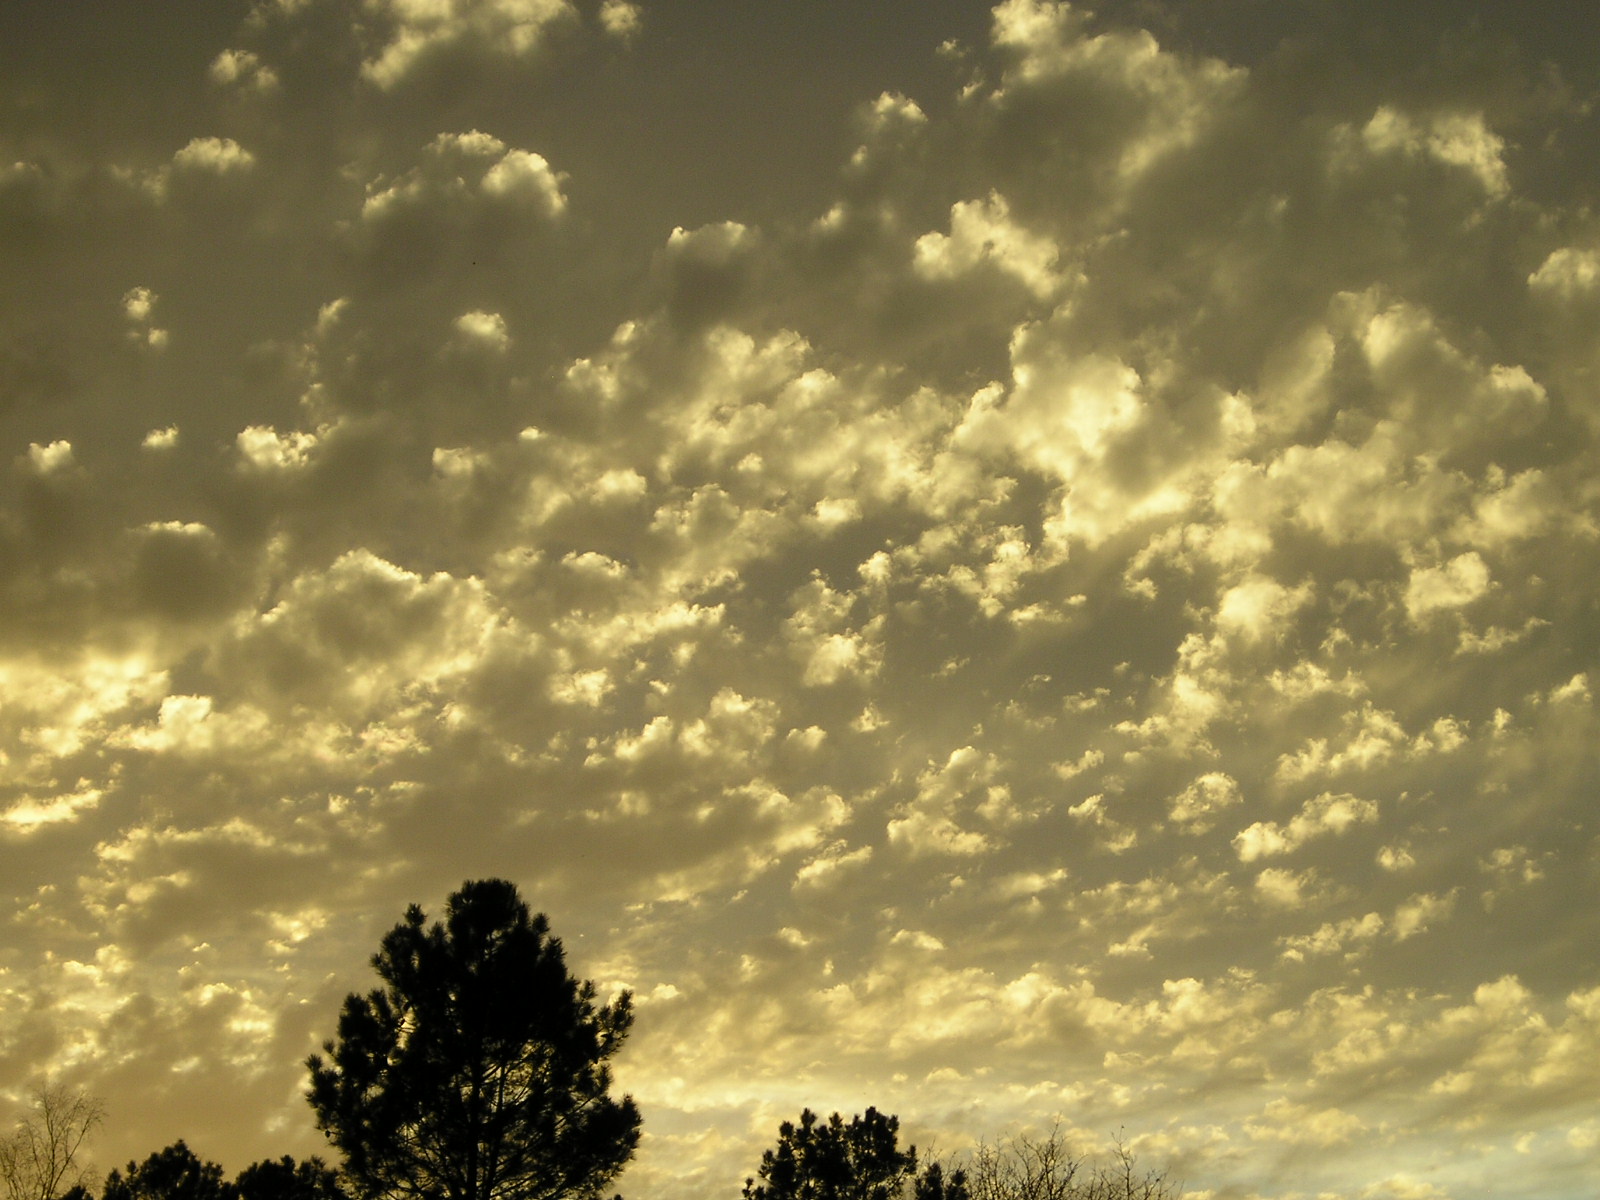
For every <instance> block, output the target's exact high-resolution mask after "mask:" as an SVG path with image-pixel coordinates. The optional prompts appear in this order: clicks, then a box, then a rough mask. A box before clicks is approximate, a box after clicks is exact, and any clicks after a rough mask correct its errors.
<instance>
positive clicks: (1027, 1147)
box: [957, 1126, 1183, 1200]
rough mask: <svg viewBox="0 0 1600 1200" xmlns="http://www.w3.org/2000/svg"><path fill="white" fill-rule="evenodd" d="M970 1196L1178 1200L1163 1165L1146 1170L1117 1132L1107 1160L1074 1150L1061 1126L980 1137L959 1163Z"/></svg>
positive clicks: (988, 1199)
mask: <svg viewBox="0 0 1600 1200" xmlns="http://www.w3.org/2000/svg"><path fill="white" fill-rule="evenodd" d="M957 1165H959V1166H960V1167H961V1169H962V1170H963V1171H964V1172H965V1176H966V1180H965V1182H966V1187H967V1192H968V1194H969V1195H970V1196H971V1200H1181V1197H1182V1195H1183V1189H1182V1188H1181V1187H1180V1186H1178V1185H1177V1184H1176V1183H1174V1182H1172V1181H1171V1180H1170V1179H1169V1178H1168V1177H1167V1174H1166V1172H1164V1171H1153V1170H1144V1169H1141V1168H1140V1167H1139V1165H1138V1164H1137V1162H1136V1161H1135V1159H1134V1154H1133V1151H1132V1150H1130V1149H1129V1148H1128V1146H1127V1143H1125V1142H1124V1141H1122V1140H1121V1138H1118V1139H1117V1141H1116V1149H1115V1152H1114V1153H1113V1154H1112V1156H1111V1158H1110V1160H1109V1161H1107V1162H1098V1163H1097V1162H1094V1161H1092V1160H1090V1159H1088V1158H1085V1157H1084V1156H1083V1155H1081V1154H1077V1153H1074V1152H1073V1150H1072V1148H1071V1147H1070V1146H1069V1145H1068V1143H1067V1140H1066V1137H1065V1135H1064V1134H1063V1133H1062V1131H1061V1128H1060V1127H1059V1126H1057V1127H1055V1128H1053V1129H1051V1130H1050V1132H1049V1133H1047V1134H1044V1135H1043V1136H1041V1137H1028V1136H1026V1135H1023V1134H1018V1135H1017V1136H1015V1137H1011V1138H1006V1139H1004V1140H1002V1141H999V1142H984V1143H982V1144H981V1145H979V1146H978V1147H977V1149H975V1150H973V1151H972V1153H971V1154H970V1155H968V1156H966V1161H964V1162H961V1163H959V1164H957Z"/></svg>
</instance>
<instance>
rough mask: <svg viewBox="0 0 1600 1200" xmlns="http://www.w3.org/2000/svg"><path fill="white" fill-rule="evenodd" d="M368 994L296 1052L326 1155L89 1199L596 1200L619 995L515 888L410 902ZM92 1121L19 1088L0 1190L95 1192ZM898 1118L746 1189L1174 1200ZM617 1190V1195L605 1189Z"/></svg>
mask: <svg viewBox="0 0 1600 1200" xmlns="http://www.w3.org/2000/svg"><path fill="white" fill-rule="evenodd" d="M372 966H373V969H374V970H375V971H376V972H377V974H378V978H379V980H380V981H381V986H379V987H377V988H374V989H373V990H371V991H369V992H367V993H365V994H361V995H357V994H352V995H350V996H348V997H346V998H345V1002H344V1007H343V1009H342V1011H341V1012H340V1016H339V1025H338V1033H337V1036H336V1037H335V1038H333V1039H332V1040H330V1041H328V1042H326V1043H325V1044H324V1046H323V1053H322V1054H313V1055H312V1056H311V1057H310V1058H309V1059H308V1060H307V1062H306V1067H307V1069H308V1071H309V1073H310V1089H309V1090H308V1092H307V1094H306V1096H307V1099H308V1100H309V1102H310V1104H311V1109H312V1111H313V1113H314V1114H315V1116H316V1121H317V1127H318V1128H319V1129H321V1130H322V1131H323V1132H324V1133H325V1134H326V1135H327V1138H328V1140H329V1142H330V1143H331V1144H332V1145H333V1147H334V1148H335V1149H336V1150H337V1151H338V1152H339V1156H340V1160H341V1161H340V1165H339V1167H338V1168H337V1169H335V1168H334V1167H330V1166H328V1165H327V1164H326V1163H324V1162H323V1161H322V1160H321V1159H319V1158H311V1159H307V1160H306V1161H304V1162H296V1161H295V1160H294V1159H292V1158H290V1157H287V1156H285V1157H283V1158H280V1159H276V1160H269V1161H263V1162H258V1163H255V1164H253V1165H251V1166H249V1167H246V1168H245V1169H244V1170H243V1171H241V1172H239V1174H238V1175H237V1176H236V1177H235V1178H233V1179H231V1180H230V1179H228V1178H226V1177H225V1175H224V1172H223V1169H222V1168H221V1167H220V1166H219V1165H217V1164H216V1163H213V1162H207V1161H205V1160H203V1159H201V1158H199V1157H198V1156H197V1155H196V1154H195V1153H194V1152H193V1151H191V1150H190V1149H189V1147H188V1146H187V1145H186V1144H185V1143H184V1142H183V1141H181V1140H180V1141H177V1142H174V1143H173V1144H172V1145H170V1146H168V1147H166V1148H165V1149H163V1150H160V1151H157V1152H156V1153H154V1154H152V1155H150V1156H149V1157H148V1158H146V1159H145V1160H144V1161H143V1162H130V1163H129V1164H128V1165H127V1168H126V1170H120V1171H119V1170H114V1171H112V1172H111V1173H110V1175H108V1176H107V1177H106V1180H105V1183H104V1186H103V1189H102V1191H101V1194H100V1197H99V1200H601V1198H602V1196H603V1193H604V1192H605V1190H606V1189H608V1188H609V1186H610V1185H611V1183H612V1182H613V1181H614V1180H615V1179H616V1177H617V1175H618V1174H619V1173H620V1172H621V1171H622V1169H623V1167H624V1166H626V1165H627V1163H628V1161H629V1160H630V1159H631V1158H632V1157H633V1153H634V1150H635V1148H636V1147H637V1146H638V1142H639V1124H640V1117H639V1110H638V1107H637V1106H636V1105H635V1104H634V1102H633V1098H632V1097H631V1096H622V1097H621V1098H615V1097H613V1096H612V1095H611V1073H610V1068H609V1066H608V1063H609V1060H610V1059H611V1057H612V1055H614V1054H615V1053H616V1052H617V1051H618V1050H619V1049H620V1048H621V1046H622V1044H623V1042H624V1041H625V1040H626V1038H627V1035H628V1031H629V1029H630V1027H631V1026H632V1024H633V1009H632V1002H631V997H630V996H629V994H628V993H627V992H623V993H622V994H620V995H619V996H617V997H616V998H615V999H613V1000H612V1001H610V1002H609V1003H604V1004H602V1003H600V1002H599V1001H598V1000H597V999H596V995H595V989H594V985H593V984H592V983H590V982H588V981H580V980H578V979H577V978H575V977H574V976H573V975H572V974H571V973H570V972H569V971H568V970H567V965H566V957H565V953H564V951H563V949H562V945H561V942H560V940H559V939H558V938H554V937H552V936H550V930H549V925H548V922H547V921H546V920H545V917H544V915H543V914H542V913H540V914H535V913H532V912H530V911H529V909H528V906H527V904H526V903H524V902H523V900H522V898H521V896H520V895H518V893H517V889H516V887H515V886H514V885H512V884H510V883H508V882H506V881H504V880H498V879H489V880H480V881H476V882H469V883H467V884H465V885H463V887H462V888H461V889H460V890H459V891H457V892H456V893H454V894H453V895H452V896H450V898H449V900H448V901H447V902H446V905H445V915H444V918H443V920H441V921H436V922H434V923H433V924H431V925H430V924H429V923H428V919H427V916H426V914H425V913H423V911H422V910H421V909H420V908H418V907H417V906H416V905H412V906H411V907H410V908H409V909H408V910H407V911H406V914H405V917H404V919H403V920H401V921H400V923H399V924H397V925H396V926H395V927H394V928H393V929H391V930H390V931H389V933H388V934H386V935H385V936H384V938H383V941H382V943H381V945H380V947H379V950H378V953H377V954H375V955H374V956H373V958H372ZM99 1120H100V1109H99V1106H98V1105H96V1104H95V1103H94V1102H92V1101H90V1100H88V1099H86V1098H84V1097H82V1096H81V1094H69V1093H66V1092H63V1091H60V1090H43V1091H41V1092H39V1093H36V1105H35V1112H34V1113H33V1115H31V1116H29V1117H27V1118H24V1120H23V1121H21V1122H20V1123H19V1124H18V1127H17V1132H16V1134H15V1135H14V1136H13V1138H11V1139H10V1140H9V1141H4V1142H0V1183H3V1184H4V1187H5V1191H6V1195H5V1197H3V1200H95V1197H94V1195H93V1193H92V1191H91V1190H90V1187H89V1182H90V1181H89V1179H88V1177H87V1172H86V1171H85V1170H84V1168H83V1167H82V1165H81V1164H80V1163H79V1162H78V1155H77V1151H78V1148H79V1146H80V1145H81V1144H82V1142H83V1140H84V1138H85V1137H86V1136H87V1135H88V1133H89V1132H90V1130H92V1129H93V1127H94V1126H95V1125H96V1124H98V1122H99ZM899 1130H900V1122H899V1119H898V1118H897V1117H894V1116H891V1115H886V1114H883V1113H880V1112H878V1111H877V1109H875V1108H869V1109H867V1111H866V1112H865V1113H864V1114H862V1115H859V1116H855V1117H852V1118H851V1119H850V1121H849V1122H848V1123H847V1122H846V1121H845V1120H844V1118H843V1117H841V1116H840V1115H839V1114H838V1113H834V1114H833V1115H832V1116H831V1117H829V1118H828V1119H827V1120H822V1119H820V1118H819V1117H818V1116H817V1115H816V1114H815V1113H813V1112H812V1111H811V1110H809V1109H806V1110H805V1111H803V1112H802V1113H801V1114H800V1119H799V1121H798V1122H790V1121H785V1122H784V1123H783V1124H782V1125H781V1126H780V1127H779V1130H778V1139H777V1142H776V1144H775V1145H774V1146H773V1148H772V1149H770V1150H768V1151H767V1152H766V1153H765V1154H764V1155H763V1156H762V1159H761V1163H760V1165H759V1167H758V1168H757V1171H756V1174H755V1175H754V1176H752V1177H751V1178H749V1179H747V1180H746V1181H745V1184H744V1190H743V1200H1171V1198H1175V1197H1177V1196H1178V1195H1180V1192H1179V1190H1178V1189H1177V1188H1176V1187H1175V1186H1174V1185H1172V1184H1170V1183H1168V1182H1167V1180H1166V1178H1165V1176H1164V1175H1161V1174H1158V1173H1152V1172H1140V1171H1139V1170H1137V1169H1136V1168H1135V1166H1134V1163H1133V1160H1132V1157H1131V1155H1129V1154H1128V1153H1127V1152H1126V1151H1125V1150H1124V1149H1123V1148H1122V1147H1121V1146H1120V1145H1119V1147H1118V1152H1119V1155H1118V1158H1117V1160H1116V1161H1115V1162H1114V1163H1113V1164H1112V1165H1111V1166H1110V1167H1108V1168H1107V1167H1094V1166H1091V1165H1088V1164H1086V1163H1085V1161H1084V1160H1083V1159H1082V1158H1081V1157H1076V1156H1074V1155H1073V1154H1071V1153H1069V1152H1068V1148H1067V1146H1066V1144H1065V1142H1064V1140H1063V1139H1062V1138H1061V1137H1060V1135H1059V1133H1053V1134H1052V1135H1050V1136H1049V1137H1048V1138H1045V1139H1041V1140H1038V1141H1029V1140H1027V1139H1017V1140H1014V1141H1010V1142H1004V1143H999V1144H996V1145H993V1146H984V1147H980V1148H979V1150H978V1151H977V1152H976V1153H975V1154H973V1155H970V1156H968V1157H967V1158H966V1159H965V1160H964V1161H963V1162H961V1163H960V1164H956V1163H953V1162H950V1163H947V1162H940V1161H934V1162H929V1163H926V1164H925V1165H922V1166H921V1167H919V1165H918V1160H917V1151H916V1147H915V1146H908V1147H906V1148H905V1149H901V1147H900V1145H899ZM616 1200H620V1197H619V1198H616Z"/></svg>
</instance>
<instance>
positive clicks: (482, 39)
mask: <svg viewBox="0 0 1600 1200" xmlns="http://www.w3.org/2000/svg"><path fill="white" fill-rule="evenodd" d="M369 7H370V8H371V9H372V11H373V15H374V16H375V17H376V18H377V20H378V22H380V23H381V25H380V27H381V28H383V29H384V35H383V42H382V45H381V47H380V48H379V49H378V50H377V52H376V53H374V54H373V55H372V56H371V57H369V58H368V59H367V60H366V61H365V62H364V63H363V64H362V67H361V71H362V74H363V76H365V77H366V78H367V79H370V80H371V81H372V82H373V83H375V84H377V85H378V86H379V87H381V88H393V87H396V86H398V85H400V84H402V83H404V82H406V81H407V80H408V79H409V78H410V77H412V76H414V75H416V74H417V73H418V72H420V71H422V70H424V69H425V68H426V66H427V65H428V64H429V62H430V61H437V60H439V59H441V58H444V57H445V56H447V55H449V54H450V53H452V52H455V53H462V52H464V51H467V50H469V49H470V50H472V51H476V52H478V53H483V54H488V53H494V54H503V55H508V56H510V57H513V58H516V57H521V56H524V55H527V54H529V53H531V52H532V51H534V50H535V49H537V47H538V46H539V44H540V42H541V41H543V39H544V38H545V36H546V34H547V31H548V28H549V26H551V25H553V24H555V23H556V22H558V21H561V20H565V19H569V18H570V17H571V15H572V11H573V10H572V6H571V5H570V4H568V3H567V0H442V2H441V0H376V2H375V3H373V4H371V5H369Z"/></svg>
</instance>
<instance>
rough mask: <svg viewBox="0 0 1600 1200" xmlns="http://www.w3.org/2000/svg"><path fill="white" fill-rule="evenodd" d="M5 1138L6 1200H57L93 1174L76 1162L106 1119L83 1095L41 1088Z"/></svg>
mask: <svg viewBox="0 0 1600 1200" xmlns="http://www.w3.org/2000/svg"><path fill="white" fill-rule="evenodd" d="M32 1096H33V1104H32V1107H31V1109H30V1110H29V1112H28V1113H27V1114H26V1115H25V1116H23V1117H22V1119H21V1120H19V1121H18V1122H17V1127H16V1130H15V1131H14V1132H13V1133H12V1134H11V1136H10V1137H8V1138H5V1139H3V1140H0V1185H3V1186H4V1187H5V1198H6V1200H59V1198H60V1197H61V1196H62V1195H63V1194H65V1193H66V1192H68V1191H70V1190H71V1189H72V1188H74V1187H76V1186H79V1185H80V1184H81V1185H83V1186H85V1187H87V1186H88V1185H89V1184H90V1183H92V1182H93V1178H94V1176H93V1171H92V1169H91V1168H90V1167H89V1165H88V1164H87V1163H84V1162H83V1161H81V1159H80V1158H79V1154H80V1152H81V1151H82V1149H83V1143H84V1142H85V1140H87V1138H88V1137H89V1134H90V1133H92V1132H93V1131H94V1128H95V1126H97V1125H99V1124H100V1122H101V1120H102V1119H103V1117H104V1116H105V1109H104V1106H102V1105H101V1103H100V1101H98V1100H96V1099H94V1098H93V1097H92V1096H90V1095H89V1094H88V1093H87V1092H82V1091H77V1090H75V1089H72V1088H68V1087H65V1086H63V1085H60V1084H50V1083H44V1084H41V1085H39V1086H38V1087H36V1088H34V1089H32Z"/></svg>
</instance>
